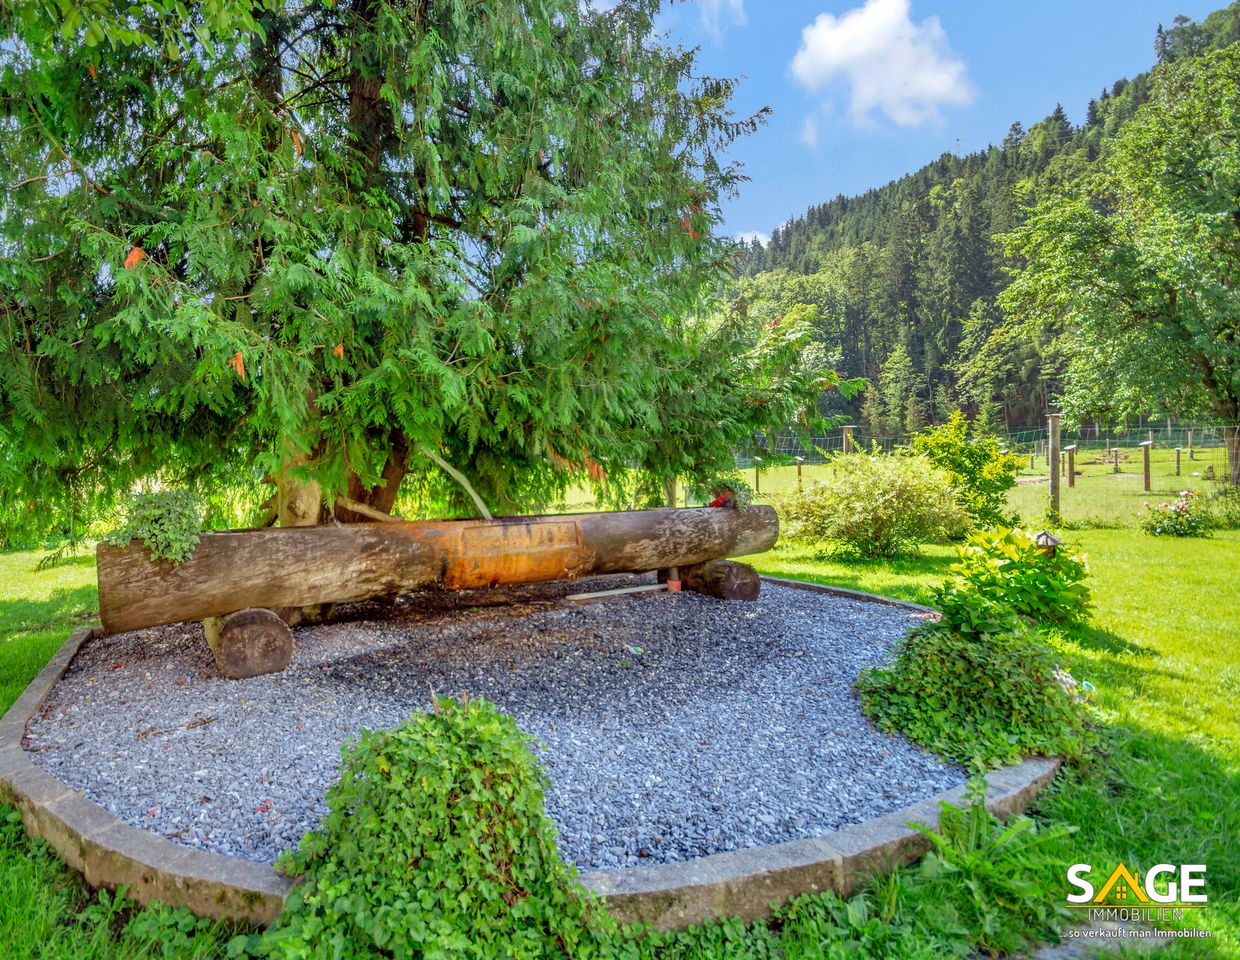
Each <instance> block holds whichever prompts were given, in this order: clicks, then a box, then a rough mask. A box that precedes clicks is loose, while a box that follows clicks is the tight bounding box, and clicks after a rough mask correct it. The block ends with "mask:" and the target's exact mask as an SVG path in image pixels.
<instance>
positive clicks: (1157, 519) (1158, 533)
mask: <svg viewBox="0 0 1240 960" xmlns="http://www.w3.org/2000/svg"><path fill="white" fill-rule="evenodd" d="M1139 522H1140V525H1141V529H1142V530H1144V531H1145V532H1146V533H1148V534H1150V535H1151V536H1154V537H1204V536H1206V535H1207V534H1208V533H1209V532H1210V530H1211V529H1212V528H1213V526H1214V517H1213V516H1212V515H1211V513H1210V511H1209V510H1208V509H1207V508H1206V505H1205V504H1204V503H1202V502H1201V501H1200V499H1198V497H1197V495H1196V494H1195V493H1194V492H1193V491H1192V490H1181V491H1180V495H1179V496H1178V497H1176V499H1175V502H1174V503H1166V502H1163V503H1160V504H1158V505H1157V506H1153V505H1151V504H1149V503H1147V504H1146V505H1145V513H1143V514H1142V515H1141V519H1140V521H1139Z"/></svg>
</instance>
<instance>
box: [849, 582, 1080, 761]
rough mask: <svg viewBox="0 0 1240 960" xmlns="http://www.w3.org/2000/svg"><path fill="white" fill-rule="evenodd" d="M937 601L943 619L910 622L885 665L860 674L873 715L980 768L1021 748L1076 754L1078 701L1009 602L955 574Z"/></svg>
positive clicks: (883, 724) (1047, 651) (1019, 754)
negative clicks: (964, 582)
mask: <svg viewBox="0 0 1240 960" xmlns="http://www.w3.org/2000/svg"><path fill="white" fill-rule="evenodd" d="M935 605H936V606H937V607H938V608H939V609H940V610H942V612H943V616H942V619H941V620H940V621H938V622H935V623H928V624H925V625H923V626H921V627H918V628H916V629H914V630H912V631H910V632H909V634H908V636H907V637H905V638H904V639H903V640H902V641H901V642H900V644H899V646H898V647H897V650H896V658H895V661H894V662H893V663H892V664H891V665H890V666H888V667H876V668H873V669H870V670H868V671H866V672H864V673H863V674H862V675H861V677H860V678H859V679H858V681H857V690H858V692H859V693H860V695H861V701H862V705H863V707H864V708H865V711H866V713H867V714H869V715H870V716H871V717H872V718H873V719H874V721H875V723H877V724H878V726H879V727H880V728H881V729H883V730H887V731H890V732H896V733H902V734H904V735H905V736H907V737H908V738H909V739H910V740H913V741H915V742H916V743H920V744H922V745H923V746H926V747H928V748H930V749H931V750H933V751H934V752H935V753H938V754H940V755H941V756H943V757H946V758H948V759H950V760H955V761H957V762H959V763H962V764H965V765H967V766H969V767H970V768H972V769H976V770H984V769H988V768H990V767H995V766H1000V765H1002V764H1004V763H1015V762H1016V761H1018V760H1019V759H1020V758H1021V757H1022V756H1024V755H1026V754H1045V755H1048V756H1049V755H1052V754H1064V755H1073V756H1075V755H1078V754H1079V753H1080V749H1081V745H1082V733H1083V729H1084V727H1083V720H1082V716H1081V711H1080V705H1079V703H1078V702H1077V701H1076V700H1074V699H1073V698H1072V696H1071V695H1069V693H1068V692H1067V691H1065V690H1064V688H1063V687H1062V686H1061V685H1060V683H1059V681H1058V679H1057V677H1056V672H1057V667H1056V664H1055V660H1054V657H1053V655H1052V653H1051V651H1050V649H1049V648H1048V647H1047V646H1046V645H1045V644H1043V643H1042V642H1041V641H1039V640H1038V638H1037V637H1036V635H1035V634H1033V633H1032V631H1031V630H1030V629H1029V627H1028V626H1027V625H1026V624H1025V623H1024V622H1023V621H1021V620H1019V619H1018V618H1017V617H1016V616H1015V614H1014V611H1013V610H1012V608H1011V607H1010V606H1009V605H1007V604H1005V603H1001V602H998V601H996V600H994V599H991V598H989V597H987V596H985V595H983V594H979V593H977V592H975V591H973V590H971V589H968V588H962V587H961V586H960V585H958V584H949V585H948V586H947V587H945V588H943V589H942V590H940V591H939V592H938V594H937V595H936V597H935Z"/></svg>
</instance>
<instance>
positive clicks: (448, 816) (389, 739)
mask: <svg viewBox="0 0 1240 960" xmlns="http://www.w3.org/2000/svg"><path fill="white" fill-rule="evenodd" d="M545 786H546V780H545V777H544V775H543V773H542V770H541V768H540V767H539V764H538V761H537V759H536V758H535V757H534V754H533V753H532V752H531V750H530V742H529V740H528V738H527V737H526V736H525V735H524V734H523V733H521V731H520V730H518V729H517V725H516V723H514V722H513V720H512V718H511V717H508V716H505V715H504V714H502V713H500V712H499V711H498V710H496V709H495V708H494V707H493V706H492V705H491V704H489V703H487V702H485V701H481V700H479V701H473V702H470V701H465V702H463V703H456V702H454V701H452V700H439V701H437V703H436V705H435V708H434V710H433V711H431V712H423V713H419V714H417V715H415V716H414V717H413V718H412V719H411V720H409V721H408V722H407V723H406V724H404V725H403V726H402V727H400V728H399V729H397V730H393V731H391V732H365V733H363V734H362V736H361V738H360V740H359V741H358V742H357V743H356V744H351V745H349V746H346V748H345V750H344V763H343V769H342V776H341V778H340V780H339V782H338V783H336V785H335V786H333V787H332V788H331V789H330V790H329V791H328V794H327V803H328V808H329V813H328V815H327V818H326V819H325V820H324V821H323V823H322V825H321V826H320V827H319V828H318V829H317V830H315V831H314V832H312V833H309V834H307V835H306V836H305V837H304V838H303V840H302V843H301V847H300V849H299V850H298V851H297V852H295V853H293V854H290V855H286V856H285V858H284V859H283V860H282V861H281V864H280V865H281V866H282V867H283V868H284V869H285V870H286V871H287V872H289V873H291V874H293V875H294V876H302V877H304V878H305V883H304V884H303V885H301V886H299V887H297V888H295V889H294V891H293V893H292V894H291V895H290V898H289V905H288V908H287V909H286V911H285V913H284V915H283V916H282V917H281V918H280V920H279V922H278V924H277V927H276V928H275V929H274V930H273V931H272V932H271V933H270V934H268V936H267V945H268V948H269V950H270V951H271V953H272V954H274V955H276V956H283V957H288V958H294V957H296V958H305V957H340V956H393V955H394V956H403V957H423V958H431V957H435V958H449V957H451V958H471V957H477V958H482V957H488V958H489V957H498V956H503V957H514V958H541V957H563V956H565V955H568V956H573V957H591V956H597V955H598V954H599V951H600V949H601V941H600V939H599V938H598V936H597V934H600V933H608V934H611V933H614V932H615V925H614V922H612V921H610V919H609V917H608V916H607V914H606V913H605V912H604V911H603V910H602V909H600V908H596V907H595V905H594V903H593V902H592V901H591V899H590V898H589V895H588V894H587V893H586V891H585V890H584V889H583V888H582V887H580V886H579V885H578V884H577V882H576V881H575V879H574V871H573V869H572V868H571V867H570V866H568V865H566V864H565V863H564V862H563V861H562V860H561V859H560V856H559V854H558V852H557V851H556V847H555V829H554V826H553V824H552V823H551V821H550V820H549V819H548V818H547V815H546V813H545V812H544V810H543V794H544V789H545Z"/></svg>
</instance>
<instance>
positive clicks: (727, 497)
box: [710, 490, 736, 507]
mask: <svg viewBox="0 0 1240 960" xmlns="http://www.w3.org/2000/svg"><path fill="white" fill-rule="evenodd" d="M710 505H711V506H712V507H734V506H736V496H735V494H733V493H732V491H731V490H724V491H723V493H721V494H719V496H717V497H715V499H714V500H712V501H711V502H710Z"/></svg>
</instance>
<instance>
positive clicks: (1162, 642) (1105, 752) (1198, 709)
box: [0, 468, 1240, 958]
mask: <svg viewBox="0 0 1240 960" xmlns="http://www.w3.org/2000/svg"><path fill="white" fill-rule="evenodd" d="M1123 477H1124V475H1123V474H1121V475H1120V479H1116V478H1115V476H1114V475H1113V474H1111V473H1110V472H1109V469H1103V468H1097V469H1090V470H1088V471H1087V476H1086V477H1085V478H1083V479H1081V480H1079V481H1078V487H1077V488H1076V489H1075V491H1074V492H1073V493H1074V495H1075V496H1077V497H1078V498H1079V502H1081V503H1084V504H1088V505H1089V506H1088V511H1089V513H1090V515H1091V516H1093V517H1094V518H1095V519H1096V520H1097V521H1098V522H1101V523H1103V524H1106V525H1107V528H1106V529H1079V530H1072V531H1069V532H1068V534H1067V538H1068V540H1069V542H1070V543H1071V544H1072V545H1073V546H1076V547H1078V548H1080V549H1082V550H1084V551H1085V552H1086V553H1087V554H1088V556H1089V560H1090V567H1091V580H1092V586H1093V591H1094V596H1095V603H1096V610H1095V614H1094V617H1093V620H1092V623H1091V624H1090V626H1089V627H1088V628H1086V629H1080V630H1076V631H1073V632H1071V633H1068V634H1059V635H1056V636H1053V637H1052V638H1051V640H1052V642H1053V643H1054V644H1055V645H1056V647H1057V650H1058V652H1059V655H1060V659H1061V663H1062V665H1063V666H1064V667H1065V668H1067V669H1069V670H1070V671H1071V672H1072V673H1073V675H1074V676H1076V677H1078V678H1081V679H1086V680H1089V681H1090V682H1091V683H1093V684H1094V685H1095V686H1096V687H1097V693H1096V695H1095V699H1094V703H1095V708H1096V710H1097V712H1098V713H1099V715H1100V716H1101V717H1102V718H1103V719H1104V720H1105V721H1106V725H1105V729H1104V734H1103V736H1102V743H1101V747H1100V749H1099V751H1098V756H1097V757H1096V759H1094V760H1093V762H1091V763H1090V764H1089V765H1087V766H1085V767H1083V768H1081V769H1077V770H1069V771H1066V772H1065V773H1064V774H1061V776H1060V777H1059V779H1058V780H1057V782H1056V784H1055V785H1054V786H1053V787H1052V788H1051V789H1050V790H1049V791H1047V792H1046V793H1045V794H1044V795H1043V796H1042V798H1041V799H1040V800H1039V801H1038V805H1037V810H1036V812H1037V815H1038V817H1039V818H1040V819H1042V820H1045V821H1049V822H1063V823H1067V824H1071V825H1074V826H1076V827H1077V828H1078V830H1077V832H1075V833H1074V834H1072V835H1070V836H1068V837H1067V838H1065V839H1063V840H1059V841H1056V842H1055V846H1054V848H1053V849H1054V853H1055V855H1056V856H1057V857H1058V858H1059V860H1060V861H1061V862H1062V864H1063V865H1064V866H1066V865H1067V864H1070V863H1075V862H1089V863H1093V864H1095V865H1097V867H1098V868H1099V869H1104V868H1105V869H1107V870H1109V868H1110V867H1111V866H1113V865H1114V864H1115V863H1118V862H1119V861H1123V862H1124V863H1125V864H1126V865H1127V866H1128V867H1130V868H1133V869H1140V870H1143V869H1145V868H1147V867H1149V866H1151V865H1152V864H1154V863H1163V862H1167V863H1182V862H1183V863H1205V864H1206V865H1207V880H1208V886H1207V892H1208V893H1209V895H1210V905H1209V908H1208V909H1207V910H1204V911H1201V912H1200V913H1199V914H1198V915H1196V916H1194V917H1193V918H1192V922H1194V923H1197V924H1200V925H1201V926H1202V927H1204V928H1206V929H1209V930H1211V931H1213V932H1214V933H1215V938H1214V939H1213V940H1210V941H1200V940H1198V941H1185V942H1180V943H1177V944H1174V945H1172V946H1171V947H1169V948H1168V949H1166V950H1165V951H1164V952H1163V953H1162V954H1160V956H1167V957H1177V956H1183V957H1190V956H1191V957H1200V956H1240V903H1238V902H1237V894H1238V892H1240V708H1237V701H1238V699H1240V603H1238V602H1237V594H1238V592H1240V587H1238V584H1240V532H1226V533H1220V534H1218V535H1216V536H1214V537H1212V538H1209V539H1202V540H1168V539H1155V538H1151V537H1147V536H1145V535H1143V534H1140V533H1138V532H1137V531H1136V530H1135V529H1132V528H1131V524H1132V520H1133V517H1134V516H1135V510H1136V509H1137V508H1139V505H1140V502H1141V501H1142V495H1141V494H1140V493H1139V492H1138V493H1136V494H1135V495H1134V494H1133V492H1132V491H1131V489H1130V488H1129V487H1125V486H1123V484H1125V483H1128V482H1129V481H1128V480H1125V479H1123ZM791 480H792V483H794V484H795V474H793V475H792V477H791ZM1191 482H1192V481H1191V478H1190V480H1189V483H1191ZM1198 482H1199V483H1204V481H1200V480H1199V481H1198ZM1189 483H1186V484H1185V486H1187V485H1189ZM1138 486H1139V482H1138ZM1042 489H1043V490H1044V489H1045V488H1044V487H1043V488H1042ZM1168 489H1170V488H1169V487H1168ZM1013 503H1014V505H1015V506H1017V507H1018V508H1019V509H1021V510H1022V511H1024V512H1026V513H1028V512H1029V510H1030V506H1029V505H1030V504H1033V505H1034V507H1033V509H1040V504H1038V502H1037V498H1036V495H1035V494H1030V493H1028V492H1027V488H1025V487H1021V488H1018V490H1016V491H1014V495H1013ZM1121 524H1122V525H1123V526H1119V525H1121ZM38 558H39V555H38V554H34V553H8V554H0V707H5V708H6V707H7V706H8V705H9V704H10V703H11V702H12V700H13V699H14V698H15V697H16V695H17V694H18V693H19V692H20V690H21V689H22V688H23V687H24V686H25V685H26V684H27V683H28V682H29V680H30V678H31V677H33V676H34V674H35V673H36V672H37V671H38V670H39V669H40V668H41V667H42V665H43V663H44V662H45V661H46V660H47V658H48V657H49V656H50V655H51V653H52V651H53V650H55V649H56V647H57V646H58V644H59V643H60V642H62V641H63V640H64V638H65V637H66V636H68V634H69V633H70V632H71V630H72V629H73V628H74V627H75V626H76V625H78V624H79V623H82V622H85V621H87V620H89V618H90V617H91V616H92V610H93V608H94V602H95V591H94V583H93V580H94V567H93V563H92V562H91V560H90V559H89V558H86V559H82V560H79V561H78V562H75V563H70V564H68V565H66V566H61V567H56V568H53V569H51V570H48V571H41V572H40V571H36V570H35V569H34V567H35V564H36V562H37V560H38ZM952 558H953V551H952V549H951V548H948V547H939V546H930V547H926V548H923V550H922V551H921V553H920V554H918V555H916V556H913V557H908V558H903V559H900V560H897V561H891V562H859V561H857V560H854V559H850V558H845V557H839V556H833V555H831V554H829V553H827V554H820V553H819V552H818V551H814V550H811V549H808V548H804V547H797V546H781V547H780V548H777V549H776V550H774V551H772V552H771V553H769V554H767V555H765V556H763V557H761V558H758V565H759V566H760V567H761V568H762V569H763V571H764V572H768V573H772V574H776V575H780V576H788V577H799V578H803V579H808V580H817V581H821V582H828V583H833V584H837V585H841V586H847V587H851V588H855V589H860V590H867V591H871V592H875V593H882V594H886V595H889V596H895V597H901V598H905V599H910V600H914V601H921V602H925V601H927V600H929V599H930V591H931V589H932V588H933V587H934V586H936V585H937V584H939V583H940V582H942V580H943V579H944V578H945V577H946V576H947V568H948V566H949V565H950V563H951V562H952ZM1057 874H1058V871H1056V875H1057ZM940 882H941V881H940ZM1043 882H1044V883H1046V881H1043ZM936 889H937V890H939V893H940V894H941V888H935V887H934V886H933V884H932V883H929V884H928V882H927V881H925V880H924V879H923V878H922V877H921V876H920V875H919V874H918V873H917V872H916V871H901V872H899V873H897V874H895V875H893V876H891V877H889V878H888V879H886V880H884V881H882V882H880V883H879V884H878V886H877V887H875V888H874V889H873V890H872V891H871V892H870V894H869V895H868V896H867V898H866V899H865V901H864V903H865V904H867V905H868V906H867V907H866V908H865V909H868V910H870V911H871V913H869V914H866V915H865V916H862V917H861V918H860V920H858V917H857V915H855V914H854V913H852V912H848V911H845V912H844V913H840V912H839V908H837V907H831V905H830V904H829V903H828V904H826V905H825V906H820V907H815V908H814V909H808V908H807V909H806V910H805V911H803V912H802V913H798V914H796V915H795V916H792V917H789V918H787V919H786V920H785V921H784V922H783V923H782V924H777V925H775V926H773V927H769V926H767V925H763V924H759V925H750V926H748V927H746V926H742V925H737V924H731V925H723V926H717V927H711V928H707V929H704V930H703V929H699V930H697V931H692V932H690V933H689V934H687V935H682V936H681V937H678V938H662V939H660V940H659V941H657V942H656V943H655V944H653V945H652V947H650V948H648V949H643V950H642V951H641V955H644V956H651V955H658V956H660V957H664V956H667V957H686V958H688V957H723V956H731V957H738V958H740V957H747V956H758V955H762V956H784V957H806V958H809V957H822V956H835V955H836V954H835V953H832V952H829V951H827V948H826V947H825V946H824V944H825V943H826V942H827V941H830V942H831V943H832V944H834V947H833V949H834V948H840V945H841V943H842V942H843V941H841V939H840V938H841V937H842V938H843V940H850V939H852V938H863V935H862V933H860V932H858V931H861V930H866V931H869V932H868V933H865V934H864V936H865V937H872V938H873V937H877V939H872V940H867V942H868V943H871V946H870V950H871V953H870V954H868V955H873V956H887V955H891V956H897V955H900V956H923V955H924V956H941V955H944V951H945V950H946V949H947V947H946V946H945V941H943V940H942V939H941V937H942V936H943V929H944V927H943V924H942V923H941V922H939V923H938V926H936V925H935V923H931V922H929V921H928V920H927V919H926V918H927V917H928V916H929V915H930V914H931V913H932V912H933V910H934V905H935V904H934V901H935V900H936V898H937V897H938V894H936V893H935V890H936ZM1045 890H1046V896H1047V897H1051V898H1056V899H1058V898H1062V896H1063V895H1064V894H1066V893H1067V889H1066V884H1064V885H1063V886H1062V887H1058V886H1057V885H1056V883H1055V882H1049V883H1047V885H1046V887H1045ZM833 910H834V911H835V913H832V911H833ZM837 914H838V916H837ZM833 916H835V917H836V919H835V920H832V919H831V918H832V917H833ZM889 923H890V924H891V925H893V926H894V928H898V930H899V935H898V936H895V937H894V938H892V939H891V940H890V942H889V943H888V942H887V941H885V940H883V939H882V938H883V937H884V936H886V934H883V933H882V931H883V930H884V929H890V927H888V926H887V925H888V924H889ZM841 925H842V926H841ZM841 929H843V930H844V932H843V933H841V932H840V931H841ZM876 930H877V931H878V933H875V931H876ZM229 933H230V932H229V931H227V930H225V929H223V928H220V927H218V926H213V925H209V924H205V923H199V924H195V923H194V921H193V920H192V919H191V918H189V917H188V915H186V914H185V912H183V911H182V912H172V911H149V910H148V911H141V912H136V913H132V912H127V911H125V910H124V909H123V908H118V907H117V906H116V905H114V904H112V903H111V902H110V901H108V900H106V899H105V900H103V901H100V900H99V899H97V898H95V897H93V896H91V895H90V894H89V892H88V891H84V890H83V889H82V887H81V885H80V883H79V882H78V881H77V880H76V879H75V878H74V876H73V875H71V874H70V872H69V871H67V870H66V869H65V868H63V867H62V866H61V865H59V863H58V862H57V861H56V860H55V858H54V857H52V856H51V855H50V854H49V853H48V852H47V850H46V848H45V847H44V846H43V845H42V844H38V843H34V844H32V843H30V842H29V841H28V840H26V839H25V837H24V835H23V834H22V833H21V831H20V828H19V827H17V826H16V825H14V824H13V823H5V822H3V820H0V955H3V956H5V957H21V956H51V957H66V958H68V957H144V956H178V957H179V956H203V957H207V956H220V955H222V953H223V944H224V943H225V942H226V939H227V937H228V935H229ZM936 938H938V939H936ZM161 942H169V943H172V944H174V947H173V948H172V949H171V951H169V950H166V949H164V948H162V947H160V946H159V944H160V943H161ZM966 942H967V937H965V935H964V931H963V930H962V931H960V936H959V943H958V944H957V946H958V947H964V946H965V945H966ZM883 944H886V945H883ZM918 944H921V946H918ZM655 948H657V954H652V953H651V952H650V951H651V949H655ZM635 955H636V954H635Z"/></svg>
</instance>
